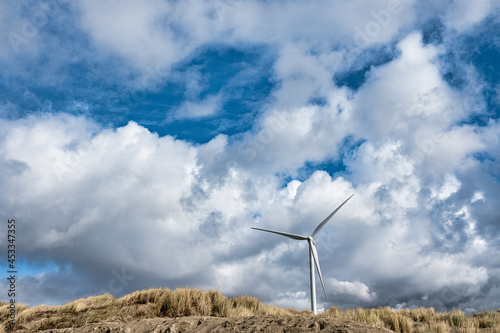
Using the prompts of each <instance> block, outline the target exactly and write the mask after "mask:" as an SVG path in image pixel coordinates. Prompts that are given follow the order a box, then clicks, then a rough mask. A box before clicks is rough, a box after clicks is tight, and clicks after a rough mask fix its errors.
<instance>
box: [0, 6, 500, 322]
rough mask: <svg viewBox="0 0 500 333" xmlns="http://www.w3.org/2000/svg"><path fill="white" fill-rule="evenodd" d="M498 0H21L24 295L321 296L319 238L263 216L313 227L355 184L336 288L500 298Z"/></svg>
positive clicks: (332, 279)
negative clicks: (314, 274)
mask: <svg viewBox="0 0 500 333" xmlns="http://www.w3.org/2000/svg"><path fill="white" fill-rule="evenodd" d="M499 10H500V2H499V1H496V0H481V1H476V2H474V3H472V2H470V1H465V0H457V1H432V2H431V1H417V0H376V1H370V2H366V1H361V0H349V1H347V0H346V1H318V2H309V3H304V2H298V1H238V0H220V1H200V0H188V1H182V2H180V1H164V0H147V1H132V0H126V1H118V0H106V1H85V2H77V3H74V2H70V1H66V0H44V1H28V0H24V1H10V0H5V1H2V3H0V32H1V33H0V43H1V44H0V45H1V47H0V78H1V80H0V164H1V170H2V173H1V175H0V184H1V188H2V194H1V195H0V203H1V204H0V212H1V216H2V217H3V218H4V219H8V218H15V219H16V221H17V223H18V234H17V236H18V239H17V247H18V254H19V260H18V264H19V266H18V268H19V275H20V280H19V294H18V301H22V302H24V303H27V304H30V305H36V304H42V303H44V304H60V303H63V302H66V301H70V300H73V299H75V298H77V297H86V296H89V295H93V294H97V293H102V292H110V293H111V294H113V295H114V296H116V297H118V296H121V295H123V294H125V293H129V292H132V291H134V290H138V289H146V288H151V287H157V286H165V287H169V288H175V287H184V286H190V287H196V288H203V289H218V290H220V291H221V292H223V293H224V294H226V295H228V296H234V295H239V294H250V295H253V296H256V297H259V298H260V299H261V300H262V301H264V302H266V303H270V304H275V305H279V306H283V307H295V308H297V309H305V308H308V307H309V292H308V290H309V277H308V272H307V270H308V263H307V248H306V247H305V244H298V242H293V241H291V240H288V239H286V238H285V239H281V238H280V237H278V236H276V237H274V236H273V235H267V234H261V233H258V232H255V231H252V230H251V229H250V227H252V226H259V227H262V228H270V229H279V230H283V231H289V232H293V233H301V234H309V233H311V232H312V230H314V228H315V227H316V225H317V224H318V223H319V222H320V221H322V220H323V219H324V217H325V216H327V215H328V214H329V213H330V212H331V211H332V210H333V209H334V208H335V207H336V206H337V205H338V204H339V203H340V202H342V201H343V200H344V199H345V198H347V197H348V196H349V195H350V194H353V193H354V194H355V196H354V197H353V199H351V200H350V201H349V203H348V204H346V205H345V206H344V208H343V209H342V210H341V211H339V213H338V214H337V215H335V217H334V218H333V219H332V221H331V222H330V223H329V224H328V225H327V227H325V229H324V230H323V231H322V233H320V234H319V235H318V237H317V246H318V251H319V254H320V261H321V266H322V270H323V276H324V277H325V284H326V289H327V292H328V295H329V301H326V299H324V296H323V295H320V294H319V293H318V303H319V308H328V307H330V306H332V305H336V306H341V307H353V306H364V307H375V306H382V305H383V306H385V305H389V306H393V307H395V306H397V305H398V304H399V305H401V304H403V303H404V304H406V306H408V307H415V306H433V307H434V308H436V309H439V310H444V309H451V308H461V309H464V310H466V311H469V312H471V311H479V310H483V309H497V308H498V307H500V303H499V301H498V300H499V299H500V297H499V296H500V279H499V278H498V277H499V276H500V274H499V273H500V261H499V259H497V258H500V255H499V254H500V253H499V252H500V248H499V245H498V244H500V243H499V233H498V232H499V225H500V224H499V223H500V214H499V212H498V209H497V206H498V198H499V195H500V168H499V164H498V159H499V158H500V149H499V147H500V124H499V117H500V110H499V101H500V97H499V94H500V84H499V83H500V40H499V36H498V33H497V31H499V28H500V19H499V13H500V12H499ZM0 244H3V245H4V247H5V245H6V239H0ZM2 267H4V270H5V268H6V266H5V265H3V266H2ZM2 285H3V286H4V287H6V284H5V282H2ZM4 289H5V288H4ZM6 297H7V296H6V295H4V296H2V298H0V300H2V301H5V300H6Z"/></svg>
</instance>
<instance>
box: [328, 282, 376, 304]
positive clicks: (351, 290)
mask: <svg viewBox="0 0 500 333" xmlns="http://www.w3.org/2000/svg"><path fill="white" fill-rule="evenodd" d="M327 281H328V282H327V286H328V287H327V288H328V290H330V288H331V289H332V290H333V291H332V293H333V294H334V295H338V294H348V295H351V296H354V297H356V298H359V299H361V300H363V301H367V302H371V301H373V300H375V299H376V298H377V294H376V293H375V292H370V288H369V287H368V286H367V285H366V284H364V283H362V282H360V281H354V282H350V281H339V280H337V279H334V278H330V279H328V280H327Z"/></svg>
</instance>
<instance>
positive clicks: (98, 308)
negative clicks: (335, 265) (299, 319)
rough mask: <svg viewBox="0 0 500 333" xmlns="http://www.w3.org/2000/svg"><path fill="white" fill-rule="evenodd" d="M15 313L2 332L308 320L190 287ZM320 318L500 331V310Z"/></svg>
mask: <svg viewBox="0 0 500 333" xmlns="http://www.w3.org/2000/svg"><path fill="white" fill-rule="evenodd" d="M17 309H18V312H17V316H16V326H15V327H13V328H10V327H9V325H8V323H7V317H8V312H9V310H8V308H7V304H5V303H2V304H1V306H0V316H1V317H0V318H1V319H2V322H1V327H0V332H9V331H10V329H14V330H16V329H21V328H24V329H29V330H30V331H38V330H44V329H55V328H67V327H79V326H83V325H85V324H89V323H94V322H99V321H103V320H112V321H119V322H128V321H131V320H134V319H142V318H154V317H182V316H214V317H245V316H259V315H276V316H278V315H286V316H300V315H307V316H312V313H311V312H310V311H302V312H299V311H296V310H294V309H282V308H278V307H275V306H271V305H267V304H263V303H261V302H260V301H259V300H258V299H257V298H255V297H250V296H238V297H234V298H232V299H228V298H227V297H225V296H224V295H222V294H221V293H219V292H218V291H208V292H207V291H202V290H199V289H189V288H182V289H175V290H170V289H149V290H143V291H136V292H134V293H131V294H128V295H125V296H123V297H121V298H118V299H116V298H114V297H113V296H111V295H110V294H104V295H100V296H92V297H89V298H83V299H78V300H75V301H73V302H70V303H67V304H64V305H57V306H45V305H39V306H35V307H25V306H23V305H20V304H18V306H17ZM318 316H320V317H333V318H342V319H349V320H353V321H356V322H361V323H365V324H369V325H374V326H379V327H385V328H388V329H391V330H393V331H396V332H408V333H418V332H436V333H441V332H500V309H499V311H497V312H493V311H484V312H481V313H478V314H474V315H472V316H466V315H465V314H464V313H463V312H462V311H460V310H453V311H451V312H446V313H438V312H435V311H434V309H432V308H417V309H413V310H409V309H402V310H399V311H392V310H391V308H389V307H383V308H377V309H362V308H357V309H347V310H341V309H340V308H337V307H331V308H330V309H328V310H327V311H325V312H324V313H322V314H320V315H318Z"/></svg>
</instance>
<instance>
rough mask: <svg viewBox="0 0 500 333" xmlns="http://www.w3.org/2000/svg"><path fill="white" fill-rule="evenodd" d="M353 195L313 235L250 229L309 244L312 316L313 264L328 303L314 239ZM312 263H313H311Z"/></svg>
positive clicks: (314, 304)
mask: <svg viewBox="0 0 500 333" xmlns="http://www.w3.org/2000/svg"><path fill="white" fill-rule="evenodd" d="M353 195H354V194H352V195H351V196H350V197H349V198H347V199H346V200H345V201H344V202H343V203H342V204H341V205H340V206H338V207H337V208H336V209H335V210H334V211H333V212H332V213H331V214H330V215H328V216H327V217H326V219H324V220H323V222H321V223H320V224H319V225H318V226H317V227H316V229H314V231H313V233H312V234H311V236H309V237H307V236H302V235H296V234H291V233H288V232H282V231H274V230H268V229H261V228H252V229H255V230H261V231H266V232H272V233H273V234H278V235H282V236H285V237H288V238H291V239H296V240H307V242H308V243H309V270H310V272H309V273H310V277H311V310H312V311H313V313H314V314H317V310H316V279H315V276H314V264H316V268H317V269H318V274H319V279H320V281H321V285H322V286H323V291H324V292H325V297H326V300H327V301H328V296H327V295H326V289H325V283H324V282H323V275H322V274H321V267H320V266H319V258H318V251H317V250H316V246H315V243H314V237H316V235H317V234H318V232H320V230H321V229H322V228H323V227H324V226H325V224H326V223H327V222H328V221H329V220H330V219H331V218H332V216H333V215H335V213H336V212H337V211H338V210H339V209H340V208H342V206H343V205H344V204H345V203H346V202H347V201H348V200H349V199H351V198H352V196H353ZM313 262H314V263H313Z"/></svg>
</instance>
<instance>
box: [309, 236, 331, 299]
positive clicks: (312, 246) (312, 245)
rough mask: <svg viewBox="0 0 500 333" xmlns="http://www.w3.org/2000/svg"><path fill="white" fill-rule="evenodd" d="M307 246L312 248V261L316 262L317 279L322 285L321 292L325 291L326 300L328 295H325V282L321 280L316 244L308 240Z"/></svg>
mask: <svg viewBox="0 0 500 333" xmlns="http://www.w3.org/2000/svg"><path fill="white" fill-rule="evenodd" d="M309 246H310V247H311V250H312V254H313V258H314V263H315V264H316V268H317V269H318V273H319V279H320V281H321V286H322V287H323V292H324V293H325V298H326V300H327V301H328V296H327V295H326V288H325V282H323V274H321V267H319V258H318V251H316V246H315V245H314V244H313V243H312V242H309Z"/></svg>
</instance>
